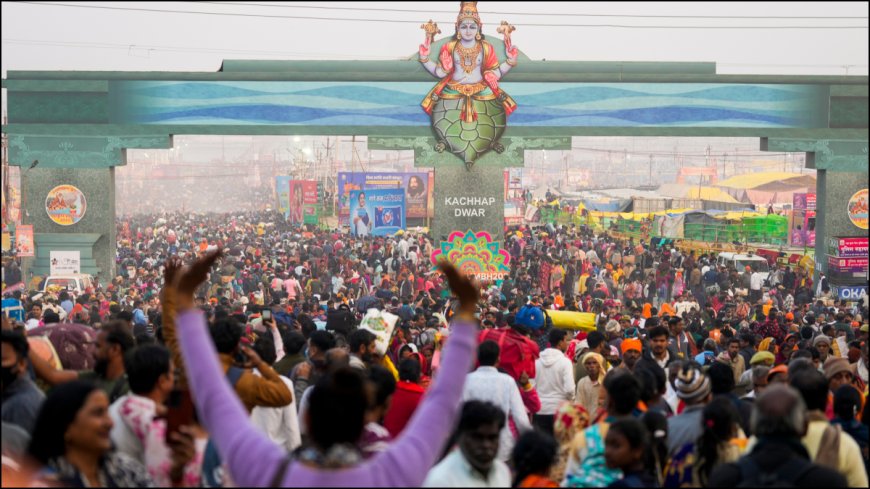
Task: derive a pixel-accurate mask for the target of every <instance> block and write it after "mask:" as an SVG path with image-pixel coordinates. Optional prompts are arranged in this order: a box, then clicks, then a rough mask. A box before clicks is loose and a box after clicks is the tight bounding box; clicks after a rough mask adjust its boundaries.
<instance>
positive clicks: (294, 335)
mask: <svg viewBox="0 0 870 489" xmlns="http://www.w3.org/2000/svg"><path fill="white" fill-rule="evenodd" d="M281 341H283V342H284V352H285V353H286V354H287V355H296V354H297V353H299V352H301V351H302V349H303V348H305V337H304V336H302V333H300V332H299V331H293V330H287V331H285V332H284V333H283V334H282V335H281Z"/></svg>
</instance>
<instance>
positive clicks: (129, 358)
mask: <svg viewBox="0 0 870 489" xmlns="http://www.w3.org/2000/svg"><path fill="white" fill-rule="evenodd" d="M170 358H171V355H170V353H169V350H167V349H166V348H165V347H162V346H160V345H143V346H138V347H136V348H134V349H132V350H130V351H129V352H127V354H126V355H124V371H125V372H127V382H128V383H129V384H130V391H131V392H133V394H136V395H139V396H144V395H146V394H148V393H149V392H151V391H152V390H154V386H155V385H157V381H158V380H159V379H160V376H161V375H166V374H168V373H169V368H170V361H169V360H170Z"/></svg>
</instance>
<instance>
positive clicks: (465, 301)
mask: <svg viewBox="0 0 870 489" xmlns="http://www.w3.org/2000/svg"><path fill="white" fill-rule="evenodd" d="M438 268H439V269H440V270H441V271H442V272H443V273H444V275H445V276H446V277H447V283H448V284H449V285H450V290H451V291H452V292H453V294H454V295H456V297H457V298H458V299H459V311H458V312H459V315H460V317H464V318H465V319H470V320H472V321H473V320H474V313H475V312H477V302H478V300H479V299H480V292H479V291H480V288H479V287H478V286H477V285H475V284H474V283H473V282H472V280H471V279H469V278H468V277H465V276H463V275H462V274H460V273H459V270H457V269H456V267H454V266H453V264H451V263H450V262H447V261H442V262H441V263H439V264H438Z"/></svg>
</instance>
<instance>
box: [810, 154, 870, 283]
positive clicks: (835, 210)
mask: <svg viewBox="0 0 870 489" xmlns="http://www.w3.org/2000/svg"><path fill="white" fill-rule="evenodd" d="M865 168H866V167H865ZM816 175H817V179H816V186H817V190H816V209H817V213H818V216H819V219H816V272H817V273H816V277H817V278H818V272H819V271H824V272H825V273H826V274H827V276H828V279H829V281H830V282H831V284H832V285H866V284H867V277H866V276H857V277H856V276H849V277H846V276H841V277H835V276H833V275H832V274H831V273H829V270H828V249H827V246H828V240H829V239H830V238H835V237H836V238H845V237H865V238H866V237H867V230H866V229H861V228H859V227H858V226H856V225H855V224H854V223H853V222H852V220H851V219H850V218H849V213H848V207H847V206H848V203H849V199H851V198H852V196H853V195H854V194H855V193H856V192H858V191H859V190H861V189H866V188H867V171H866V170H865V171H863V172H853V171H835V170H832V169H829V170H818V171H817V173H816Z"/></svg>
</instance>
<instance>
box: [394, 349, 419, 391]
mask: <svg viewBox="0 0 870 489" xmlns="http://www.w3.org/2000/svg"><path fill="white" fill-rule="evenodd" d="M420 370H421V369H420V361H419V360H418V359H417V357H416V356H412V357H409V358H406V359H404V360H402V361H401V362H399V380H402V381H404V382H413V383H415V384H416V383H417V382H419V381H420Z"/></svg>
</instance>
